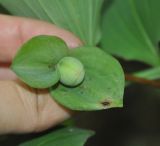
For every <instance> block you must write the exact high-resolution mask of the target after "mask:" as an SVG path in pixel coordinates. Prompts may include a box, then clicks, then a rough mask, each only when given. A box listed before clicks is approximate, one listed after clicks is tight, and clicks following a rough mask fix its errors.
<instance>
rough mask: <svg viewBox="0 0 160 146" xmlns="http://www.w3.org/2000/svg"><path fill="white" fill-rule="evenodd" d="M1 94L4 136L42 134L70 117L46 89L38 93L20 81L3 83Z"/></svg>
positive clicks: (0, 109) (0, 89) (1, 129)
mask: <svg viewBox="0 0 160 146" xmlns="http://www.w3.org/2000/svg"><path fill="white" fill-rule="evenodd" d="M35 92H37V93H38V94H35ZM0 93H1V94H0V133H1V134H4V133H27V132H37V131H42V130H45V129H47V128H49V127H52V126H53V125H55V124H57V123H59V122H62V121H63V120H64V119H66V118H68V117H69V116H70V113H69V111H67V110H66V109H64V108H63V107H61V106H60V105H59V104H57V103H56V102H55V101H54V100H52V99H51V97H50V95H49V94H48V92H47V91H45V90H43V91H42V90H41V91H36V90H35V89H32V88H29V87H28V86H26V85H24V84H23V83H20V82H15V81H0Z"/></svg>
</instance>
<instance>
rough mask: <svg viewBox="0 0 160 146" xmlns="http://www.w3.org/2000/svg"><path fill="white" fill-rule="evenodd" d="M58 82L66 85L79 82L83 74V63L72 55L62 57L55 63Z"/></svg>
mask: <svg viewBox="0 0 160 146" xmlns="http://www.w3.org/2000/svg"><path fill="white" fill-rule="evenodd" d="M57 70H58V72H59V74H60V82H61V83H63V84H64V85H67V86H76V85H78V84H80V83H81V82H82V81H83V79H84V75H85V70H84V67H83V64H82V63H81V62H80V61H79V60H78V59H76V58H74V57H64V58H62V59H61V60H60V61H59V63H58V64H57Z"/></svg>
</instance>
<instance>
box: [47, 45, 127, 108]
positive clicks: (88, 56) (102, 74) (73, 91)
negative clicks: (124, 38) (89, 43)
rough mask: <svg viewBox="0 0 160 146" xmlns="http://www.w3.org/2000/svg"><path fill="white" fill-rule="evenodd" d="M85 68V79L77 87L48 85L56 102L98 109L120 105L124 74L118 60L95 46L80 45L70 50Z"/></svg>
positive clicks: (68, 105) (74, 106)
mask: <svg viewBox="0 0 160 146" xmlns="http://www.w3.org/2000/svg"><path fill="white" fill-rule="evenodd" d="M70 56H73V57H75V58H77V59H79V60H80V61H81V62H82V63H83V65H84V69H85V72H86V74H85V79H84V81H83V82H82V84H80V85H79V86H77V87H74V88H70V87H67V86H63V85H61V84H59V85H58V86H56V87H52V88H51V89H50V92H51V95H52V96H53V98H54V99H55V100H56V101H58V102H59V103H61V104H63V105H64V106H66V107H69V108H71V109H74V110H100V109H106V108H112V107H122V105H123V91H124V74H123V71H122V68H121V66H120V64H119V63H118V61H117V60H115V59H114V58H113V57H111V56H110V55H108V54H107V53H105V52H103V51H102V50H100V49H99V48H95V47H79V48H76V49H74V50H71V51H70Z"/></svg>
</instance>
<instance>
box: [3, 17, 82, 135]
mask: <svg viewBox="0 0 160 146" xmlns="http://www.w3.org/2000/svg"><path fill="white" fill-rule="evenodd" d="M0 30H1V31H0V134H7V133H29V132H39V131H43V130H45V129H48V128H50V127H52V126H54V125H56V124H58V123H60V122H62V121H63V120H65V119H67V118H68V117H70V115H71V111H69V110H68V109H65V108H64V107H62V106H60V105H59V104H57V103H56V102H55V101H54V100H53V99H52V98H51V97H50V95H49V93H48V91H47V90H36V89H32V88H30V87H28V86H27V85H25V84H24V83H22V82H21V81H19V80H18V78H17V77H16V75H15V74H14V73H13V72H12V71H11V70H10V69H9V65H10V63H11V62H12V59H13V57H14V56H15V54H16V52H17V50H18V48H19V47H20V46H21V45H22V44H23V43H24V42H25V41H27V40H28V39H30V38H31V37H33V36H35V35H40V34H48V35H56V36H58V37H60V38H62V39H63V40H64V41H65V42H66V43H67V44H68V46H69V47H71V48H74V47H77V46H79V45H81V42H80V40H79V39H78V38H76V37H75V36H74V35H73V34H71V33H70V32H68V31H66V30H63V29H61V28H58V27H57V26H54V25H53V24H49V23H46V22H43V21H38V20H32V19H27V18H20V17H13V16H7V15H0Z"/></svg>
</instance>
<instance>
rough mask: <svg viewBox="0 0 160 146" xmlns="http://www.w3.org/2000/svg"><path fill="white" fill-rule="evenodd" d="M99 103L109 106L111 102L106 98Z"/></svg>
mask: <svg viewBox="0 0 160 146" xmlns="http://www.w3.org/2000/svg"><path fill="white" fill-rule="evenodd" d="M101 104H102V105H103V106H105V107H106V106H110V104H111V102H110V101H107V100H106V101H103V102H101Z"/></svg>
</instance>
